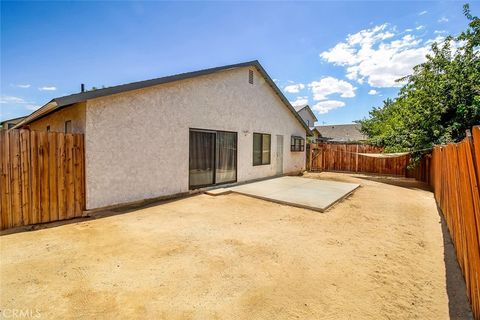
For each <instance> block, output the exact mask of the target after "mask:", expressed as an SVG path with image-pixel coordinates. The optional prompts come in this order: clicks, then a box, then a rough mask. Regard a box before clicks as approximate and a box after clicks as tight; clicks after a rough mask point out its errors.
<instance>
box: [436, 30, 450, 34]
mask: <svg viewBox="0 0 480 320" xmlns="http://www.w3.org/2000/svg"><path fill="white" fill-rule="evenodd" d="M433 33H435V34H443V33H447V31H445V30H435V31H433Z"/></svg>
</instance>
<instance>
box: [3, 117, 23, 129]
mask: <svg viewBox="0 0 480 320" xmlns="http://www.w3.org/2000/svg"><path fill="white" fill-rule="evenodd" d="M25 118H26V117H18V118H12V119H7V120H3V121H0V126H2V128H3V126H5V125H6V124H17V123H19V122H20V121H22V120H23V119H25ZM7 129H9V128H7Z"/></svg>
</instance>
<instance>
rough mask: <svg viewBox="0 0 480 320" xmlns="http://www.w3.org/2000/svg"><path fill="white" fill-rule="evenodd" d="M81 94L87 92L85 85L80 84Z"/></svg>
mask: <svg viewBox="0 0 480 320" xmlns="http://www.w3.org/2000/svg"><path fill="white" fill-rule="evenodd" d="M80 92H85V84H83V83H82V84H80Z"/></svg>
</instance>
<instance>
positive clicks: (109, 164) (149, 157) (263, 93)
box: [86, 68, 306, 209]
mask: <svg viewBox="0 0 480 320" xmlns="http://www.w3.org/2000/svg"><path fill="white" fill-rule="evenodd" d="M86 115H87V116H86V174H87V176H86V188H87V190H86V192H87V209H92V208H97V207H104V206H109V205H114V204H118V203H125V202H131V201H136V200H141V199H145V198H153V197H159V196H165V195H170V194H177V193H182V192H188V191H189V185H188V176H189V175H188V170H189V148H188V146H189V128H199V129H213V130H225V131H234V132H237V133H238V158H237V159H238V169H237V174H238V176H237V181H238V182H241V181H247V180H252V179H258V178H263V177H268V176H274V175H275V174H276V169H277V168H276V148H277V135H283V149H284V151H283V172H284V173H296V172H300V171H302V170H303V169H304V166H305V153H304V152H290V137H291V136H292V135H296V136H302V137H305V134H306V132H305V129H304V127H303V126H302V125H301V124H300V122H299V121H298V120H297V118H295V116H294V115H293V114H292V112H291V111H290V110H289V109H288V108H287V107H286V106H285V104H284V103H283V102H282V101H281V100H280V98H279V97H278V96H277V95H276V94H275V92H274V91H273V90H272V88H270V87H269V85H268V83H267V82H266V81H265V79H264V78H263V77H262V76H261V75H260V73H258V72H257V71H256V70H255V77H254V84H253V85H252V84H250V83H249V82H248V68H241V69H232V70H227V71H222V72H217V73H214V74H210V75H205V76H200V77H195V78H191V79H187V80H182V81H178V82H173V83H169V84H163V85H159V86H156V87H150V88H146V89H141V90H136V91H132V92H127V93H122V94H117V95H112V96H108V97H103V98H98V99H93V100H89V101H88V102H87V109H86ZM254 132H259V133H270V134H271V135H272V141H271V150H272V153H271V159H272V161H271V164H269V165H262V166H253V164H252V158H253V133H254Z"/></svg>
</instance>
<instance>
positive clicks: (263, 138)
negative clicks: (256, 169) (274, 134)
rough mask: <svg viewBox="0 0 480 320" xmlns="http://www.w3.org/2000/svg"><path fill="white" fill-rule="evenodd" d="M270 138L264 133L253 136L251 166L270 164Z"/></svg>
mask: <svg viewBox="0 0 480 320" xmlns="http://www.w3.org/2000/svg"><path fill="white" fill-rule="evenodd" d="M270 142H271V136H270V135H269V134H266V133H254V134H253V165H254V166H259V165H263V164H270V145H271V143H270Z"/></svg>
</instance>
